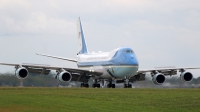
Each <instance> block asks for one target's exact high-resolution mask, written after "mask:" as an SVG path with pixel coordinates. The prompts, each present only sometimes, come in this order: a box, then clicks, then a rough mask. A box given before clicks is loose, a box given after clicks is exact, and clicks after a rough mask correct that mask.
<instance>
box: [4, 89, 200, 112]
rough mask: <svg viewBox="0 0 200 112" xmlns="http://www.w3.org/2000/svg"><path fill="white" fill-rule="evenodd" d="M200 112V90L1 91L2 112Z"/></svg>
mask: <svg viewBox="0 0 200 112" xmlns="http://www.w3.org/2000/svg"><path fill="white" fill-rule="evenodd" d="M13 111H15V112H40V111H42V112H45V111H46V112H55V111H57V112H66V111H68V112H80V111H82V112H89V111H91V112H98V111H99V112H103V111H106V112H116V111H119V112H133V111H139V112H148V111H150V112H151V111H154V112H156V111H157V112H162V111H163V112H177V111H181V112H182V111H183V112H187V111H188V112H191V111H195V112H197V111H200V89H93V88H0V112H13Z"/></svg>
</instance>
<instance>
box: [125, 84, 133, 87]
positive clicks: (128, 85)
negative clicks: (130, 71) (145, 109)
mask: <svg viewBox="0 0 200 112" xmlns="http://www.w3.org/2000/svg"><path fill="white" fill-rule="evenodd" d="M124 88H132V84H124Z"/></svg>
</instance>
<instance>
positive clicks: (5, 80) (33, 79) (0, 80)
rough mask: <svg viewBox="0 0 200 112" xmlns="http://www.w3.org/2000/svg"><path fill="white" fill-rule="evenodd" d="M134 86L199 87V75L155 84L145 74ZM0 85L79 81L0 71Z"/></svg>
mask: <svg viewBox="0 0 200 112" xmlns="http://www.w3.org/2000/svg"><path fill="white" fill-rule="evenodd" d="M92 83H93V81H92V80H90V81H89V85H92ZM132 85H133V87H134V88H146V87H151V88H163V87H166V88H194V87H195V88H200V77H197V78H194V79H193V80H192V81H191V82H187V83H185V82H182V81H181V80H180V77H179V76H178V75H177V76H173V77H166V81H165V82H164V83H163V84H162V85H155V84H154V83H153V82H152V78H151V77H150V76H149V75H147V76H146V79H145V81H138V82H134V83H133V84H132ZM0 86H14V87H18V86H25V87H78V86H80V82H73V81H71V82H66V83H61V82H60V81H58V80H57V79H55V78H54V75H53V74H49V75H38V74H31V73H30V74H29V76H28V77H27V78H26V79H18V78H16V77H15V76H14V73H0ZM116 86H117V87H123V84H116Z"/></svg>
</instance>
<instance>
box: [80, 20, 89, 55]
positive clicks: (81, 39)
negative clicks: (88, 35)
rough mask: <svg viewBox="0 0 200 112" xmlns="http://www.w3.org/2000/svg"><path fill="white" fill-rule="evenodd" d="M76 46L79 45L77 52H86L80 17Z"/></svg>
mask: <svg viewBox="0 0 200 112" xmlns="http://www.w3.org/2000/svg"><path fill="white" fill-rule="evenodd" d="M78 47H79V48H78V54H87V53H88V49H87V44H86V41H85V37H84V34H83V29H82V25H81V20H80V17H79V18H78Z"/></svg>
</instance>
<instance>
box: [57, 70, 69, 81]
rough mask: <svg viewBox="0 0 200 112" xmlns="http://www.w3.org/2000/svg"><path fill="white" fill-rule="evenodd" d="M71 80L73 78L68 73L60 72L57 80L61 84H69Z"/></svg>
mask: <svg viewBox="0 0 200 112" xmlns="http://www.w3.org/2000/svg"><path fill="white" fill-rule="evenodd" d="M71 78H72V76H71V74H70V73H69V72H67V71H63V72H60V73H59V74H58V76H57V79H58V80H59V81H60V82H69V81H70V80H71Z"/></svg>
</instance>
